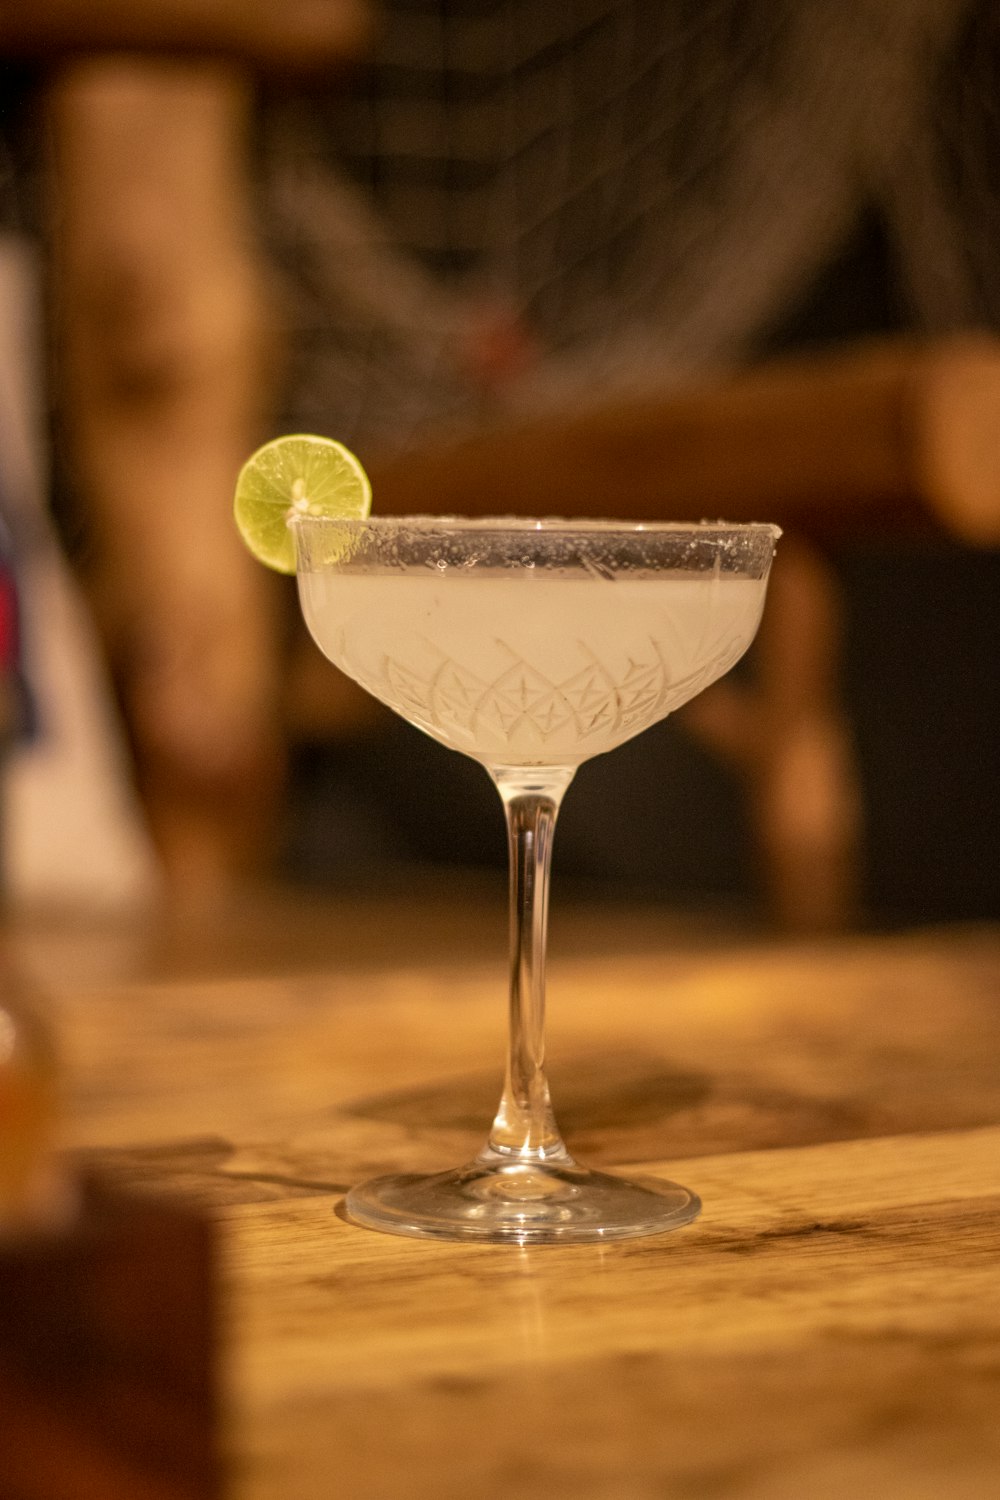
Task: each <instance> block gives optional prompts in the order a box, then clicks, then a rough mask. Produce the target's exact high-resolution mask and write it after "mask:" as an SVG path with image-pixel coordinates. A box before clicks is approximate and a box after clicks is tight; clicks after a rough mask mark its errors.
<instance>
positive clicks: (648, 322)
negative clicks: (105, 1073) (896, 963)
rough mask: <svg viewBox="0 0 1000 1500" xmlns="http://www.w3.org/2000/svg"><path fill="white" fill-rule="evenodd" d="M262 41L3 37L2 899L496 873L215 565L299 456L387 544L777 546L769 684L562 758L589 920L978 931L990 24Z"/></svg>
mask: <svg viewBox="0 0 1000 1500" xmlns="http://www.w3.org/2000/svg"><path fill="white" fill-rule="evenodd" d="M280 9H281V14H280V15H269V16H266V17H262V16H260V15H258V14H257V10H256V8H255V7H251V6H249V5H244V4H240V3H239V0H225V3H222V0H205V3H204V5H203V6H202V7H201V8H200V11H199V15H198V17H197V18H192V17H191V16H190V15H189V14H188V7H186V6H184V5H181V4H179V3H172V0H146V3H145V4H143V3H133V4H132V5H130V6H128V7H126V6H124V5H122V6H121V7H120V10H119V7H117V6H116V5H115V4H112V3H109V4H108V5H106V6H104V7H102V8H101V10H100V14H99V15H96V16H95V15H93V14H92V13H91V8H90V7H88V6H85V5H83V4H81V3H73V0H58V3H49V4H46V3H44V0H40V3H39V4H38V5H37V6H36V7H35V8H34V10H35V14H33V15H32V16H30V17H22V18H20V19H11V18H10V17H6V18H5V19H3V21H2V22H0V48H2V50H3V68H4V79H5V85H4V90H3V103H2V114H0V178H2V183H0V228H2V253H0V324H2V327H0V437H2V443H0V510H2V515H3V519H4V523H5V530H4V532H3V535H2V550H3V565H4V572H3V592H2V596H0V626H2V631H0V645H2V647H3V652H4V668H5V672H6V683H7V690H6V694H5V697H4V709H5V717H4V725H5V732H6V772H5V791H4V812H3V820H2V829H0V836H2V840H3V848H4V863H5V886H6V891H7V897H8V901H10V902H14V903H16V902H18V901H24V902H33V901H69V902H106V903H110V904H123V903H124V904H127V903H129V902H133V901H144V900H148V899H153V900H156V899H161V898H166V899H168V900H171V899H172V900H176V901H189V902H208V903H212V902H219V901H227V900H232V899H233V898H234V897H235V896H237V895H238V893H239V891H240V890H241V889H242V888H243V887H244V886H245V884H246V883H247V882H254V881H256V882H259V881H261V880H280V881H282V882H286V883H290V884H293V885H295V884H299V885H301V886H310V887H328V886H337V885H346V886H355V885H357V884H358V883H359V882H360V883H363V884H366V885H368V886H370V887H372V888H380V887H384V885H385V884H386V883H387V882H390V883H391V882H393V881H399V882H400V883H401V884H403V885H404V886H405V884H406V882H408V881H412V880H413V879H414V878H415V874H416V873H417V872H420V873H421V877H423V874H424V873H425V872H427V871H429V870H433V869H436V870H444V869H446V868H448V867H449V866H450V867H452V868H454V867H455V866H458V867H466V868H467V867H481V868H486V869H489V868H498V867H500V866H502V864H503V861H504V858H505V846H504V839H503V831H502V819H501V813H500V808H499V803H498V800H497V798H496V794H495V792H494V790H493V788H492V787H491V785H490V784H489V781H488V779H487V778H486V776H485V775H484V773H483V772H482V770H481V769H480V768H479V767H477V766H475V765H474V764H472V763H471V762H466V761H464V760H463V759H462V758H461V757H458V756H455V755H453V754H451V753H449V752H446V751H444V750H442V749H441V748H440V747H438V746H436V745H435V744H433V743H432V742H431V741H429V740H427V739H425V738H424V737H423V736H421V735H420V734H419V733H418V732H417V731H415V730H412V729H410V728H409V726H407V725H404V724H402V723H401V722H399V721H397V720H395V719H394V718H393V717H392V716H391V715H389V714H388V713H384V712H383V711H381V710H380V709H379V708H378V707H377V706H375V705H373V704H372V703H370V702H369V701H368V700H366V699H364V698H363V697H362V696H361V695H360V694H359V693H358V692H356V691H355V690H354V689H353V687H352V685H351V684H349V683H347V682H346V681H345V680H344V679H342V678H340V677H338V675H337V674H336V672H335V671H334V669H333V668H332V667H330V666H328V665H327V664H326V663H325V662H323V661H322V660H321V659H320V657H319V654H318V652H316V650H315V648H314V647H312V646H311V644H310V643H309V642H308V641H306V640H305V638H304V631H303V627H302V626H301V625H300V623H299V621H298V616H297V606H296V602H295V597H294V587H293V586H292V585H291V584H290V583H289V582H288V581H287V580H281V579H276V578H271V577H269V576H267V575H266V574H265V573H264V572H263V570H262V569H260V568H259V567H257V565H256V564H254V563H253V562H252V561H251V560H250V559H249V558H248V557H247V556H246V555H245V554H244V553H243V551H242V548H241V546H240V543H239V542H238V540H237V538H236V535H235V532H234V530H233V527H232V524H231V519H230V509H231V499H232V490H233V483H234V480H235V476H236V473H237V471H238V469H239V466H240V464H241V462H242V461H243V459H244V458H245V457H246V456H247V455H248V454H249V452H250V451H251V450H252V449H253V448H254V447H255V446H256V445H257V444H258V443H260V442H262V441H264V440H266V439H267V438H269V437H271V436H274V435H276V434H277V433H279V432H283V431H296V430H300V431H301V430H305V431H317V432H322V433H327V434H330V435H333V436H336V437H338V438H340V439H342V440H343V441H345V442H346V443H348V444H349V445H350V446H351V447H353V448H354V449H355V450H356V451H357V452H358V453H359V454H360V456H361V457H362V459H363V460H364V462H365V463H366V465H367V466H368V467H369V469H370V471H371V473H372V476H373V481H374V487H375V507H376V509H378V510H381V511H387V512H388V511H406V510H409V509H420V510H426V509H432V510H440V511H448V510H452V511H456V510H457V511H480V512H482V511H494V512H495V511H497V510H500V511H508V512H510V511H523V512H526V513H536V512H537V510H538V509H539V508H541V509H542V510H544V511H557V512H561V513H567V512H575V513H578V514H611V515H619V516H635V517H636V518H643V517H649V516H662V517H666V518H676V519H692V518H694V519H697V518H698V517H699V516H702V515H708V516H713V517H715V516H719V515H725V516H727V517H728V518H730V519H733V520H740V519H760V520H776V521H778V522H780V524H782V526H783V527H784V528H785V531H786V536H785V538H784V539H783V541H782V544H781V548H780V550H779V558H778V563H777V565H776V568H775V572H774V574H773V582H772V588H771V596H770V600H769V604H768V611H767V616H766V619H765V623H764V626H763V628H762V632H761V636H760V638H759V641H758V643H757V645H756V647H755V648H754V651H753V653H752V656H751V658H750V659H749V660H748V661H747V662H746V663H745V664H743V665H742V666H741V668H740V669H738V670H737V672H736V673H734V674H733V676H732V677H731V678H730V679H728V680H727V681H726V682H725V683H723V684H720V685H719V686H718V687H717V688H716V689H714V690H712V691H711V692H709V693H706V694H705V695H704V696H703V698H702V699H699V700H697V701H696V702H695V703H694V704H692V705H691V706H690V707H689V709H687V710H685V711H684V712H683V713H681V714H679V715H677V716H676V717H675V718H674V719H672V720H671V721H669V722H668V723H666V724H664V725H661V726H659V727H658V728H657V729H655V730H652V731H650V732H649V733H648V734H646V735H645V736H643V737H642V738H641V739H639V740H637V741H634V742H633V743H632V744H630V745H628V746H626V747H623V748H622V749H621V750H619V751H618V752H616V753H615V755H614V756H613V757H611V758H609V759H597V760H595V761H593V762H591V763H590V764H588V765H586V766H585V767H583V768H582V769H581V771H580V773H579V775H578V778H577V781H576V783H575V785H574V787H573V789H572V792H571V794H570V796H569V797H568V798H567V801H566V804H565V808H564V811H563V813H562V815H561V823H560V831H559V838H558V839H557V841H556V854H555V865H556V878H557V881H558V882H559V884H560V892H561V896H562V897H565V896H567V895H571V894H572V893H573V892H574V891H578V892H581V893H585V894H587V895H592V894H595V893H598V894H600V893H616V894H618V895H627V896H635V897H639V898H642V899H643V900H649V901H653V902H662V903H664V904H669V905H671V906H685V907H687V906H690V907H698V908H707V909H712V910H722V911H725V912H727V913H731V914H733V915H736V916H738V917H742V918H747V919H751V920H764V921H766V922H768V923H771V924H773V925H776V926H777V927H779V928H781V929H784V930H798V931H802V930H816V929H826V930H830V929H837V928H844V927H849V926H854V925H858V924H861V923H867V924H879V925H886V924H898V923H911V922H936V921H954V920H974V919H980V918H989V917H996V916H998V915H1000V884H998V881H997V876H996V871H997V870H998V868H1000V800H998V798H997V797H996V796H995V794H994V783H995V780H996V746H997V744H998V730H1000V674H998V672H997V670H996V667H995V664H994V660H993V658H994V655H995V652H996V649H997V644H998V641H1000V554H998V551H997V548H998V545H1000V104H998V100H1000V92H998V87H997V85H998V82H1000V15H998V12H997V9H996V7H995V6H994V5H992V4H990V3H988V0H909V3H908V4H906V5H902V6H901V5H899V4H898V3H896V0H863V3H859V4H857V5H854V6H851V7H843V8H841V7H831V6H829V5H825V4H824V3H822V0H778V3H775V4H772V5H769V6H767V7H761V6H754V5H750V4H747V3H745V0H712V3H709V4H706V3H704V0H699V3H694V0H670V3H666V4H663V5H657V6H649V5H643V4H640V3H599V0H593V3H585V0H578V3H573V4H567V5H565V6H558V7H544V6H538V5H537V4H532V3H529V0H510V3H497V4H481V3H480V4H473V3H461V0H452V3H434V4H432V3H427V0H392V3H382V4H379V5H377V6H376V5H371V6H368V5H364V4H360V3H358V0H308V3H306V0H297V3H293V0H289V3H286V4H284V5H283V6H282V7H281V8H280ZM546 497H552V499H553V503H551V504H549V503H547V499H546ZM555 501H558V503H555Z"/></svg>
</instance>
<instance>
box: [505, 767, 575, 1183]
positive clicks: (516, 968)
mask: <svg viewBox="0 0 1000 1500" xmlns="http://www.w3.org/2000/svg"><path fill="white" fill-rule="evenodd" d="M574 769H575V768H574V767H570V768H565V769H564V768H560V769H558V770H554V769H552V768H546V769H545V770H544V771H539V772H537V773H536V774H534V775H532V774H531V773H530V772H526V771H524V770H523V769H520V768H519V769H518V770H517V771H505V770H493V771H492V772H491V775H492V776H493V780H494V781H495V782H496V785H497V789H498V791H499V792H500V796H501V798H502V799H503V805H504V812H505V814H506V818H507V839H508V846H509V850H510V1027H509V1036H508V1051H507V1075H506V1080H505V1083H504V1091H503V1098H502V1099H501V1101H500V1108H499V1110H498V1111H497V1116H496V1119H495V1120H494V1122H493V1129H492V1130H491V1131H490V1136H489V1141H488V1144H487V1146H486V1148H485V1150H484V1152H483V1156H484V1157H486V1158H488V1159H491V1160H496V1159H497V1158H498V1157H501V1158H510V1157H514V1158H516V1159H517V1160H519V1161H524V1162H562V1163H566V1162H570V1161H571V1160H572V1158H571V1157H570V1154H569V1152H568V1151H567V1150H566V1147H565V1146H564V1145H563V1142H562V1139H561V1137H560V1135H559V1131H558V1129H557V1127H556V1122H555V1117H554V1115H553V1113H552V1105H551V1103H550V1101H549V1086H548V1082H547V1080H546V1077H545V943H546V933H547V927H548V912H549V872H550V869H551V863H552V834H553V830H554V828H555V822H556V816H557V814H558V812H559V804H560V803H561V801H562V798H563V793H564V792H565V790H566V788H567V787H568V786H569V784H570V782H571V781H572V779H573V773H574Z"/></svg>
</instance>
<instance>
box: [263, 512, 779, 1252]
mask: <svg viewBox="0 0 1000 1500" xmlns="http://www.w3.org/2000/svg"><path fill="white" fill-rule="evenodd" d="M291 525H292V527H293V530H294V533H295V542H296V554H297V573H298V584H299V597H300V601H301V604H302V610H303V614H304V615H305V619H306V623H307V625H308V627H309V630H310V631H311V633H312V635H313V638H314V639H315V641H316V642H317V644H318V645H319V647H320V649H321V650H322V651H323V652H324V654H325V655H326V656H328V657H329V659H330V660H331V661H332V662H334V663H335V664H336V665H337V666H338V667H340V668H341V670H342V671H344V672H346V673H347V674H348V676H350V677H353V678H355V679H356V680H357V681H358V682H359V683H360V684H361V685H362V686H363V687H365V688H366V689H367V690H368V691H369V692H370V693H372V694H374V696H375V697H376V698H379V699H381V701H382V702H383V703H386V704H388V705H389V707H390V708H392V709H394V710H395V711H396V712H397V713H398V714H401V715H402V717H403V718H404V719H407V720H409V722H410V723H411V724H415V725H417V726H418V727H419V728H420V729H423V730H425V731H426V732H427V733H428V734H429V735H431V736H433V738H435V739H437V740H439V741H441V743H442V744H444V745H447V746H449V747H450V748H451V749H454V750H459V751H462V752H464V753H465V754H466V755H470V756H472V757H473V759H475V760H477V761H479V762H481V764H482V765H483V766H484V767H485V768H486V770H487V771H488V772H489V774H490V776H491V777H492V778H493V781H494V783H495V784H496V787H497V789H498V791H499V793H500V797H501V799H502V801H503V805H504V809H505V813H506V818H507V828H508V839H509V852H510V931H511V962H510V1026H509V1045H508V1057H507V1070H506V1079H505V1083H504V1088H503V1093H502V1097H501V1101H500V1107H499V1110H498V1111H497V1115H496V1118H495V1120H494V1122H493V1127H492V1129H491V1130H490V1133H489V1136H488V1138H487V1141H486V1144H485V1145H484V1147H483V1149H482V1150H481V1151H480V1153H479V1155H478V1156H477V1157H476V1158H475V1159H474V1160H473V1161H472V1162H470V1163H469V1164H468V1165H466V1166H463V1167H459V1168H458V1169H457V1170H453V1171H447V1172H438V1173H434V1174H432V1175H419V1176H417V1175H411V1174H407V1175H396V1176H388V1177H380V1178H377V1179H375V1180H374V1181H371V1182H366V1183H363V1184H362V1185H360V1186H358V1187H355V1188H353V1189H352V1190H351V1192H350V1193H349V1194H348V1197H347V1201H346V1212H347V1215H348V1217H349V1218H350V1219H352V1220H353V1221H354V1222H355V1223H358V1224H363V1225H366V1226H367V1227H369V1228H372V1229H379V1230H385V1231H388V1232H390V1233H395V1234H405V1235H416V1236H422V1237H430V1238H437V1239H471V1240H481V1241H482V1240H485V1241H512V1242H515V1243H519V1244H526V1243H536V1242H552V1241H555V1242H560V1243H566V1242H579V1241H594V1240H604V1239H616V1238H626V1237H630V1236H634V1235H643V1234H653V1233H659V1232H662V1231H664V1230H668V1229H673V1228H676V1227H677V1226H679V1225H681V1224H686V1223H688V1222H689V1221H690V1220H691V1219H693V1218H694V1217H695V1215H696V1214H697V1213H698V1210H699V1208H700V1206H701V1205H700V1202H699V1200H698V1198H697V1197H696V1196H695V1194H694V1193H692V1192H690V1191H689V1190H688V1189H687V1188H684V1187H680V1186H678V1185H677V1184H676V1183H672V1182H667V1181H662V1180H656V1181H654V1180H649V1179H642V1180H629V1179H626V1178H624V1177H619V1176H615V1175H611V1174H608V1173H604V1172H596V1171H590V1170H588V1169H587V1168H585V1167H583V1166H581V1165H579V1164H578V1163H577V1162H576V1161H575V1160H574V1159H573V1157H572V1156H571V1155H570V1153H569V1151H568V1150H567V1148H566V1146H565V1144H564V1142H563V1141H562V1139H561V1137H560V1134H559V1131H558V1129H557V1127H556V1122H555V1117H554V1114H553V1110H552V1105H551V1103H550V1098H549V1088H548V1083H547V1081H546V1077H545V1046H544V1016H545V942H546V919H547V910H548V899H549V868H550V858H551V852H552V834H553V829H554V825H555V821H556V815H557V812H558V810H559V804H560V802H561V799H562V797H563V794H564V792H565V791H566V788H567V787H568V786H569V784H570V782H571V781H572V779H573V775H574V773H575V771H576V769H577V767H578V766H579V765H580V764H581V763H582V762H583V761H585V760H587V759H588V758H589V757H590V756H592V755H598V754H602V753H603V752H604V751H607V750H611V749H613V748H614V747H615V746H616V745H620V744H621V743H622V742H623V741H625V740H627V739H630V738H631V737H632V736H633V735H636V734H639V733H640V731H642V730H644V729H646V728H648V727H649V725H651V724H654V723H655V722H656V721H657V720H659V719H662V718H664V717H665V716H666V715H667V714H668V713H670V712H671V711H672V710H673V709H675V708H677V707H679V706H680V705H681V704H682V703H685V702H686V701H687V700H688V699H689V698H692V697H693V696H694V695H695V694H696V693H698V692H699V691H700V690H701V689H702V688H704V687H706V686H707V685H708V684H709V683H710V682H713V681H714V680H715V679H716V678H718V677H720V676H721V675H722V673H723V672H725V671H727V669H728V668H729V667H731V666H732V665H733V663H734V662H735V661H737V660H738V658H739V657H740V656H742V655H743V653H744V651H745V650H746V648H747V647H748V646H749V644H750V642H751V640H752V639H753V636H754V634H755V632H756V629H757V625H758V623H759V620H760V616H761V611H762V609H763V605H764V594H765V590H766V587H767V577H768V572H769V570H770V566H771V560H772V557H773V553H774V547H775V542H776V540H777V537H778V535H779V533H778V530H777V528H776V527H773V526H769V525H746V526H730V525H724V524H701V525H672V524H650V525H642V524H632V525H628V524H619V523H617V522H601V521H562V520H544V521H542V520H526V519H520V518H504V519H497V520H468V519H462V518H451V517H445V518H435V517H410V518H398V519H397V518H393V517H387V518H383V517H380V518H378V519H370V520H365V521H357V520H333V519H326V518H313V517H309V516H305V515H304V516H301V517H298V516H297V517H296V518H295V519H294V520H293V521H292V522H291Z"/></svg>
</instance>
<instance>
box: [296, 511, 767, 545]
mask: <svg viewBox="0 0 1000 1500" xmlns="http://www.w3.org/2000/svg"><path fill="white" fill-rule="evenodd" d="M288 525H289V526H338V527H340V528H347V529H348V530H357V531H367V530H371V531H404V530H405V531H442V530H448V531H493V532H498V531H566V532H587V531H594V532H615V531H618V532H628V533H630V534H635V533H640V532H641V533H653V534H664V533H684V532H687V533H689V534H691V535H693V536H699V535H703V534H704V533H705V532H723V531H728V532H732V533H734V534H735V533H743V534H747V533H753V534H760V533H763V532H770V534H771V536H772V537H773V538H774V540H775V541H777V539H778V538H779V537H780V536H781V527H780V526H775V525H774V524H773V522H770V521H610V520H604V519H594V520H591V519H590V518H588V517H572V518H564V517H562V516H423V515H420V516H371V515H370V516H311V515H305V514H302V513H298V514H295V513H292V514H290V515H289V516H288Z"/></svg>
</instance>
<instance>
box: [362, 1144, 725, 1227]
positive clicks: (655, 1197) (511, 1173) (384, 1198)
mask: <svg viewBox="0 0 1000 1500" xmlns="http://www.w3.org/2000/svg"><path fill="white" fill-rule="evenodd" d="M700 1209H701V1200H700V1199H699V1198H698V1197H696V1195H695V1194H694V1193H692V1192H689V1191H688V1189H687V1188H684V1187H680V1186H678V1184H677V1183H676V1182H667V1181H659V1180H656V1179H653V1178H643V1179H642V1180H636V1179H631V1180H630V1179H628V1178H625V1177H613V1176H610V1175H609V1174H608V1173H606V1172H591V1171H588V1170H587V1169H586V1168H584V1167H579V1166H577V1165H576V1163H575V1162H573V1161H568V1162H567V1161H561V1162H556V1163H548V1162H546V1163H543V1162H521V1161H517V1160H510V1161H508V1160H505V1159H503V1158H500V1159H499V1160H496V1159H488V1158H487V1159H479V1160H477V1161H474V1162H471V1163H470V1164H469V1165H468V1166H466V1167H459V1168H458V1169H457V1171H452V1172H436V1173H434V1174H433V1175H431V1176H423V1175H420V1176H418V1175H414V1174H408V1175H405V1176H393V1177H376V1178H375V1179H374V1180H373V1181H371V1182H365V1183H362V1184H361V1185H360V1186H358V1187H356V1188H352V1189H351V1191H350V1192H349V1193H348V1195H347V1199H346V1202H345V1211H346V1214H347V1217H348V1218H349V1219H350V1220H351V1222H352V1223H354V1224H360V1225H362V1226H363V1227H364V1228H366V1229H378V1230H382V1231H383V1232H384V1233H386V1234H404V1235H411V1236H414V1237H416V1238H418V1239H435V1240H480V1241H492V1242H505V1241H506V1242H510V1243H513V1244H519V1245H529V1244H530V1245H540V1244H561V1245H562V1244H585V1243H587V1242H590V1243H594V1242H595V1241H598V1240H620V1239H631V1238H634V1237H635V1236H638V1235H645V1234H664V1233H665V1232H666V1231H667V1230H669V1229H678V1228H679V1227H680V1226H681V1225H682V1224H689V1223H690V1222H691V1220H692V1219H694V1218H695V1217H696V1216H697V1214H698V1213H699V1211H700Z"/></svg>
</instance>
